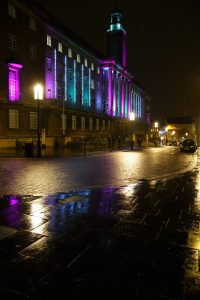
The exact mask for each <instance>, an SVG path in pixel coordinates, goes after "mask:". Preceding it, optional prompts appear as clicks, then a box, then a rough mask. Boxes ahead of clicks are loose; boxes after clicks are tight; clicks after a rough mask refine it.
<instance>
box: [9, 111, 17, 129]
mask: <svg viewBox="0 0 200 300" xmlns="http://www.w3.org/2000/svg"><path fill="white" fill-rule="evenodd" d="M9 128H10V129H18V128H19V111H18V110H14V109H9Z"/></svg>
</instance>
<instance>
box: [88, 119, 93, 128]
mask: <svg viewBox="0 0 200 300" xmlns="http://www.w3.org/2000/svg"><path fill="white" fill-rule="evenodd" d="M89 130H93V119H92V118H89Z"/></svg>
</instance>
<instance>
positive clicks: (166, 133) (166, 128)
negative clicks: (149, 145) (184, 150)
mask: <svg viewBox="0 0 200 300" xmlns="http://www.w3.org/2000/svg"><path fill="white" fill-rule="evenodd" d="M165 135H166V145H167V144H168V127H165Z"/></svg>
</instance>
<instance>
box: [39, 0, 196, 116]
mask: <svg viewBox="0 0 200 300" xmlns="http://www.w3.org/2000/svg"><path fill="white" fill-rule="evenodd" d="M37 2H38V3H40V4H41V5H42V6H43V7H44V8H45V9H47V10H48V11H49V12H50V13H51V14H52V15H53V16H54V17H56V18H57V19H58V20H59V21H61V22H62V23H63V24H65V25H66V26H67V27H68V28H70V29H71V30H72V31H74V32H75V33H76V34H78V35H79V36H80V37H81V38H83V39H84V40H85V41H87V42H88V43H89V44H90V45H91V46H92V47H94V48H96V49H97V50H98V51H100V52H102V53H105V32H106V29H107V28H108V26H109V22H110V14H111V11H112V10H113V9H114V8H115V2H116V1H114V0H101V1H95V0H84V1H75V0H70V1H69V0H65V1H64V0H56V1H51V0H38V1H37ZM117 2H118V8H119V9H120V10H121V11H122V14H123V19H122V22H123V26H124V28H125V29H126V31H127V47H128V48H127V54H128V56H127V64H128V66H127V67H128V69H129V71H130V72H131V73H132V74H133V76H134V78H135V81H136V83H138V84H139V85H140V86H141V87H143V88H144V89H145V90H146V91H147V92H148V93H149V95H150V97H151V111H152V118H153V119H154V120H155V119H158V120H161V119H162V118H165V117H166V116H183V115H191V116H192V117H196V116H198V114H199V111H200V110H199V107H200V4H198V2H199V1H198V0H187V1H186V0H173V1H172V0H168V1H167V0H164V1H155V0H154V1H153V0H152V1H151V0H148V1H147V0H137V1H134V0H121V1H117Z"/></svg>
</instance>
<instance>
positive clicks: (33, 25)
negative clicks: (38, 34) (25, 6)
mask: <svg viewBox="0 0 200 300" xmlns="http://www.w3.org/2000/svg"><path fill="white" fill-rule="evenodd" d="M29 27H30V29H31V30H33V31H36V30H37V27H36V21H35V19H34V18H32V17H30V19H29Z"/></svg>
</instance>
